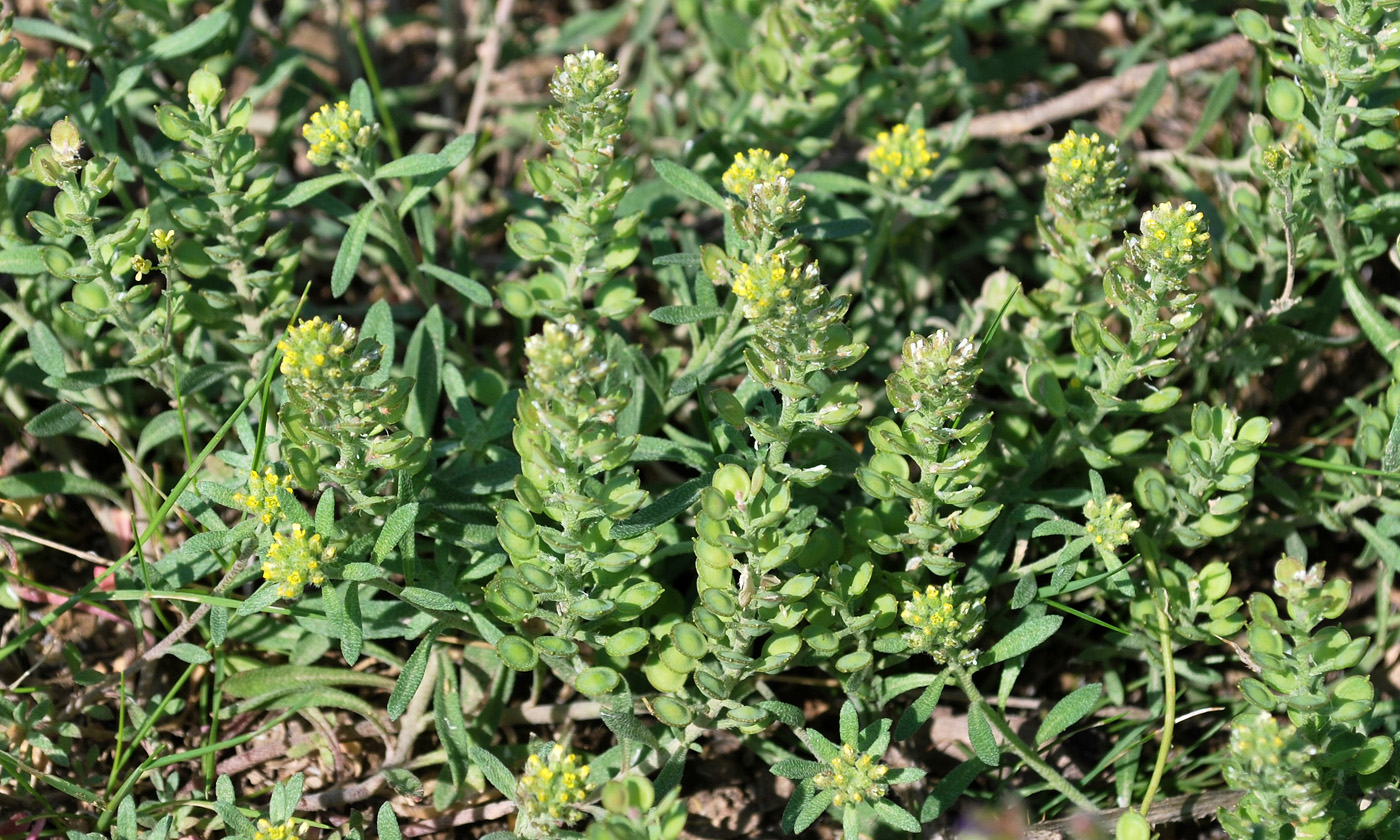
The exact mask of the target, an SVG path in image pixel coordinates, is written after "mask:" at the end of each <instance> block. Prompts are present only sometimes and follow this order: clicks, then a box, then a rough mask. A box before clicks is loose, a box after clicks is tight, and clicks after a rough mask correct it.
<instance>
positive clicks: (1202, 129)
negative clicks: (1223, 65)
mask: <svg viewBox="0 0 1400 840" xmlns="http://www.w3.org/2000/svg"><path fill="white" fill-rule="evenodd" d="M1239 84H1240V71H1238V70H1236V69H1235V68H1233V67H1231V68H1230V69H1228V70H1226V71H1225V73H1224V74H1223V75H1221V77H1220V81H1218V82H1216V83H1215V87H1214V88H1211V91H1210V96H1208V97H1207V98H1206V104H1205V107H1204V108H1202V109H1201V117H1200V121H1199V122H1198V123H1197V124H1196V130H1195V131H1194V132H1193V133H1192V134H1191V139H1189V140H1187V141H1186V145H1185V146H1183V147H1182V149H1181V150H1182V151H1183V152H1189V151H1191V150H1192V149H1194V148H1196V146H1197V145H1198V144H1199V143H1200V142H1201V141H1202V140H1204V139H1206V132H1207V131H1210V127H1211V126H1213V125H1215V124H1216V123H1217V122H1219V120H1220V117H1221V116H1222V115H1223V114H1224V113H1225V109H1226V108H1228V107H1229V106H1230V100H1232V99H1234V97H1235V89H1236V88H1237V87H1239Z"/></svg>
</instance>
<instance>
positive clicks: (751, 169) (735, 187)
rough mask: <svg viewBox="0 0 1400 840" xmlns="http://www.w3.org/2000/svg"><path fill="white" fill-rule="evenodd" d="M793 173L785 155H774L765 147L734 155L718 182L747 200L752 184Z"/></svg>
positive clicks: (789, 176)
mask: <svg viewBox="0 0 1400 840" xmlns="http://www.w3.org/2000/svg"><path fill="white" fill-rule="evenodd" d="M795 174H797V173H796V172H795V171H794V170H793V169H792V167H790V166H788V156H787V155H785V154H784V155H778V156H777V157H774V156H773V153H772V152H770V151H768V150H767V149H749V150H748V152H747V153H745V152H739V153H737V154H735V155H734V163H732V164H730V166H729V169H728V170H727V171H726V172H725V173H724V176H723V177H722V178H721V179H720V182H721V183H722V184H724V188H725V189H726V190H729V191H730V192H731V193H733V194H734V195H737V196H739V197H740V198H742V199H745V200H747V199H748V197H749V190H751V189H753V185H754V184H756V183H760V182H766V181H775V180H777V179H778V178H791V177H792V176H793V175H795Z"/></svg>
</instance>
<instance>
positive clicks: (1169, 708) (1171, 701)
mask: <svg viewBox="0 0 1400 840" xmlns="http://www.w3.org/2000/svg"><path fill="white" fill-rule="evenodd" d="M1144 559H1145V558H1144ZM1147 563H1148V567H1149V569H1151V570H1152V571H1151V575H1152V578H1153V579H1154V580H1156V579H1157V574H1156V568H1155V564H1153V563H1152V561H1151V560H1148V561H1147ZM1157 591H1159V592H1165V591H1166V590H1165V589H1158V590H1157ZM1157 630H1158V637H1157V638H1158V640H1159V641H1160V643H1161V645H1162V668H1163V671H1164V673H1163V675H1162V705H1163V709H1162V714H1163V716H1164V718H1165V719H1164V720H1163V721H1162V743H1161V745H1160V746H1158V748H1157V764H1156V766H1154V767H1153V768H1152V781H1150V782H1148V783H1147V792H1146V793H1144V794H1143V795H1142V809H1141V813H1142V815H1143V816H1144V817H1145V816H1147V812H1148V810H1149V809H1150V808H1151V807H1152V798H1153V797H1154V796H1156V795H1157V787H1158V785H1160V784H1161V782H1162V775H1163V774H1164V773H1165V772H1166V770H1167V757H1168V755H1169V754H1170V753H1171V751H1172V730H1173V729H1175V728H1176V669H1175V666H1174V665H1173V664H1172V634H1171V629H1170V627H1169V626H1168V624H1167V611H1166V610H1165V609H1164V608H1162V606H1161V605H1160V604H1159V605H1158V607H1157Z"/></svg>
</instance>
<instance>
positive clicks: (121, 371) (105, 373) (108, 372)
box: [44, 368, 144, 391]
mask: <svg viewBox="0 0 1400 840" xmlns="http://www.w3.org/2000/svg"><path fill="white" fill-rule="evenodd" d="M143 376H144V374H143V373H142V372H141V371H139V370H136V369H134V368H99V369H98V370H79V371H74V372H73V373H70V374H68V375H67V376H50V377H47V378H46V379H44V384H45V385H47V386H49V387H50V388H53V389H55V390H57V391H90V390H92V389H93V388H102V387H104V386H107V385H112V384H115V383H117V382H125V381H126V380H128V379H141V378H142V377H143Z"/></svg>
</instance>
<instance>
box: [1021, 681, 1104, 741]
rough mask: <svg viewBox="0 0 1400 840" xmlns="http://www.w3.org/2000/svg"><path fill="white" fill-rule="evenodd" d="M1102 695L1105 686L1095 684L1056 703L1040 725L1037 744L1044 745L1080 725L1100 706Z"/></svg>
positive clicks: (1075, 691)
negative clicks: (1079, 723) (1086, 716)
mask: <svg viewBox="0 0 1400 840" xmlns="http://www.w3.org/2000/svg"><path fill="white" fill-rule="evenodd" d="M1101 694H1103V686H1102V685H1101V684H1099V683H1094V684H1092V685H1086V686H1083V687H1081V688H1078V689H1075V690H1074V691H1072V692H1070V693H1069V694H1068V695H1066V696H1065V697H1063V698H1061V700H1060V702H1058V703H1056V704H1055V707H1054V708H1052V709H1051V710H1050V713H1049V714H1047V715H1046V716H1045V720H1044V721H1043V722H1042V723H1041V724H1040V729H1038V730H1036V733H1035V743H1037V744H1043V743H1045V742H1046V741H1050V740H1052V739H1054V738H1055V737H1056V736H1058V735H1059V734H1060V733H1061V732H1064V731H1065V730H1066V729H1069V728H1070V727H1071V726H1073V725H1074V724H1076V723H1078V722H1079V721H1080V720H1081V719H1083V717H1084V716H1085V715H1087V714H1089V713H1090V712H1092V711H1093V710H1094V707H1095V706H1097V705H1098V704H1099V696H1100V695H1101Z"/></svg>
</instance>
